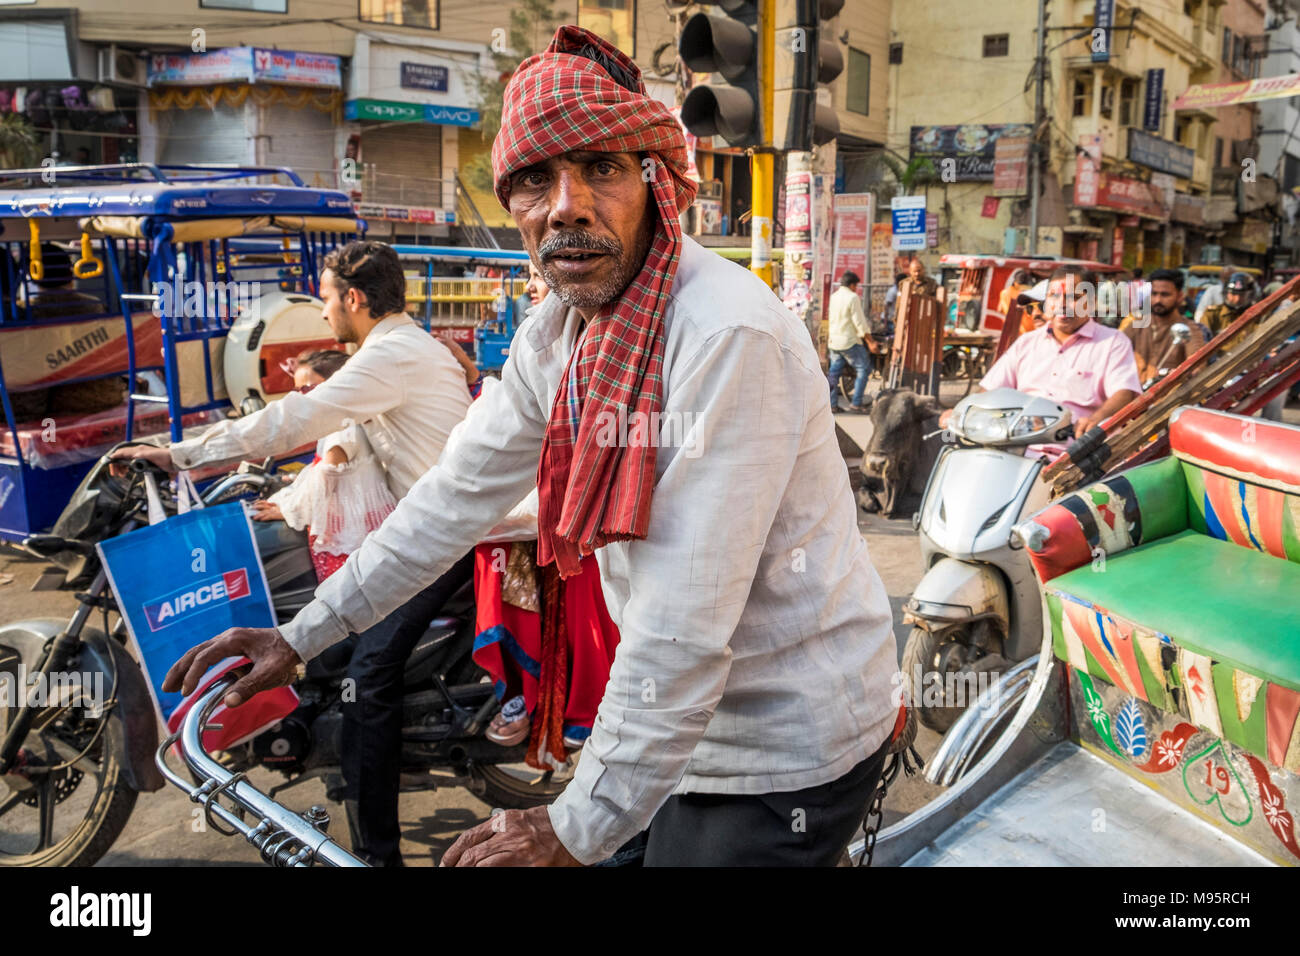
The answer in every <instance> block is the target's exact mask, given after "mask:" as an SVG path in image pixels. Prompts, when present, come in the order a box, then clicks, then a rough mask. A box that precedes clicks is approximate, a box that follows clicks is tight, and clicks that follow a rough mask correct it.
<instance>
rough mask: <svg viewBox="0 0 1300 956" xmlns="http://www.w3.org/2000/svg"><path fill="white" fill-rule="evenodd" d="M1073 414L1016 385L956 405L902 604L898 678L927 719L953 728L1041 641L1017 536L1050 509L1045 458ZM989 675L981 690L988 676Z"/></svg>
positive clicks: (1066, 435) (1063, 437)
mask: <svg viewBox="0 0 1300 956" xmlns="http://www.w3.org/2000/svg"><path fill="white" fill-rule="evenodd" d="M1072 434H1073V430H1072V429H1071V427H1070V412H1069V411H1068V410H1067V409H1066V408H1065V407H1064V406H1062V405H1058V404H1057V403H1056V402H1053V401H1051V400H1050V399H1046V398H1035V397H1034V396H1031V395H1026V394H1024V393H1023V392H1018V391H1016V390H1015V389H1011V388H999V389H995V390H993V391H991V392H980V393H977V394H975V395H971V396H970V397H968V398H966V399H963V400H962V401H961V402H960V403H959V404H958V405H957V407H956V408H954V409H953V412H952V416H951V419H950V420H949V422H948V426H947V428H946V429H945V432H944V436H943V441H944V445H945V447H944V449H943V450H942V451H941V452H940V454H939V458H938V460H937V461H936V462H935V464H934V470H933V471H932V472H931V473H930V480H929V482H928V483H927V484H926V488H925V496H924V498H923V499H922V500H921V510H920V511H919V512H917V514H916V516H915V518H913V522H914V524H915V526H916V527H917V530H918V531H919V532H920V534H921V556H922V560H923V561H924V562H925V567H926V572H925V576H924V577H922V579H921V582H920V583H919V584H918V585H917V586H916V590H915V591H914V592H913V594H912V597H911V599H910V600H908V602H907V603H906V604H905V605H903V609H904V616H903V621H904V623H907V624H911V625H912V630H911V633H910V634H909V635H908V638H907V643H906V645H905V647H904V650H903V667H902V670H903V672H904V674H905V675H906V677H907V680H908V686H909V688H910V691H911V701H912V704H913V707H914V708H915V709H916V711H917V716H918V717H919V718H920V720H921V723H923V724H924V725H925V726H927V727H929V728H931V729H932V730H936V731H939V732H940V733H942V732H945V731H947V729H948V728H949V727H950V726H952V724H953V723H954V722H955V721H956V719H957V718H958V717H959V716H961V713H962V711H963V710H964V709H965V707H966V706H967V705H969V704H971V703H974V702H975V700H976V698H977V696H978V693H979V691H980V690H982V689H984V686H985V685H987V684H990V683H991V682H995V681H996V675H998V674H999V673H1000V672H1002V671H1004V670H1005V669H1006V668H1008V667H1010V666H1011V665H1012V664H1013V663H1014V662H1017V661H1021V660H1024V659H1025V658H1027V657H1029V656H1030V655H1031V654H1033V653H1035V652H1036V651H1037V650H1038V647H1039V645H1040V644H1041V643H1042V608H1041V605H1040V602H1039V595H1038V586H1037V584H1036V582H1035V580H1034V572H1033V569H1032V567H1031V566H1030V563H1029V558H1028V557H1027V555H1026V554H1025V552H1024V550H1023V546H1022V545H1021V544H1020V543H1019V542H1018V541H1017V540H1016V539H1014V538H1013V537H1012V534H1011V529H1012V528H1013V527H1014V526H1015V525H1016V524H1018V523H1020V521H1021V520H1023V518H1024V517H1026V516H1028V515H1031V514H1033V513H1035V512H1036V511H1038V510H1040V509H1042V508H1043V507H1045V506H1046V505H1047V504H1048V498H1049V491H1050V489H1049V487H1048V485H1047V483H1046V482H1043V481H1040V480H1039V473H1040V472H1041V471H1042V470H1043V467H1044V465H1045V464H1046V463H1047V462H1048V460H1049V459H1048V457H1047V456H1046V455H1036V456H1034V457H1027V456H1026V449H1027V446H1029V445H1036V444H1045V443H1052V442H1068V441H1069V440H1070V439H1071V437H1072ZM982 674H983V675H987V676H984V677H983V678H982V679H983V683H981V675H982Z"/></svg>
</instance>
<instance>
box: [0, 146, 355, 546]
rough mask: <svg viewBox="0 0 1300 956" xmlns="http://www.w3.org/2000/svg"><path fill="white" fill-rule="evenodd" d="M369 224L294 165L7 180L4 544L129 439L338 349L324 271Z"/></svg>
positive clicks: (208, 410)
mask: <svg viewBox="0 0 1300 956" xmlns="http://www.w3.org/2000/svg"><path fill="white" fill-rule="evenodd" d="M364 227H365V224H364V222H362V221H360V220H358V219H357V218H356V211H355V209H354V207H353V205H352V201H351V200H350V199H349V198H348V196H347V195H345V194H344V193H342V192H338V191H335V190H328V189H314V188H309V187H307V186H304V185H303V182H302V180H301V179H299V178H298V176H297V175H296V174H295V173H293V172H292V171H291V170H288V169H284V168H279V167H250V166H218V165H189V166H166V165H154V164H123V165H102V166H78V167H43V168H40V169H25V170H10V171H6V172H4V173H0V253H3V254H2V255H0V405H2V406H3V411H4V429H3V433H0V540H7V541H11V542H18V541H21V540H22V539H24V538H25V537H27V536H29V535H31V534H34V533H38V532H41V531H45V530H47V529H48V528H49V527H50V526H51V525H52V524H53V522H54V521H55V519H56V518H57V517H58V515H59V513H60V511H61V510H62V509H63V507H64V505H65V504H66V503H67V501H68V499H69V496H70V495H71V493H72V491H73V490H74V489H75V488H76V487H77V484H78V482H79V481H80V480H81V479H82V477H83V476H84V475H85V474H86V472H87V471H88V470H89V468H90V467H91V465H92V463H93V462H94V461H95V460H96V459H97V458H99V457H100V456H101V455H102V454H103V453H104V452H105V451H107V450H108V449H109V448H111V447H112V446H113V445H114V444H116V443H118V442H120V441H125V440H137V439H141V438H148V437H150V436H159V437H161V436H166V437H167V438H168V439H169V440H171V441H178V440H180V439H181V438H182V437H183V435H184V433H185V431H186V430H187V429H195V430H199V429H202V428H204V427H206V426H208V425H210V424H211V423H212V422H214V421H217V420H219V419H220V418H222V417H224V416H226V415H230V414H239V413H240V412H241V411H242V412H247V411H250V410H253V409H255V408H258V407H261V406H262V404H264V403H265V402H266V401H270V400H274V399H275V398H277V397H279V396H280V395H282V394H284V393H286V392H287V391H288V390H289V388H291V387H292V378H291V372H290V368H291V366H289V365H288V364H286V363H285V362H284V360H285V359H287V358H291V357H292V356H293V355H296V354H297V352H298V351H300V350H301V349H302V348H304V347H313V346H314V347H324V346H327V345H330V344H332V343H333V335H332V334H331V333H330V332H329V330H328V327H327V326H325V323H324V322H322V321H321V318H320V306H321V303H320V300H319V298H318V297H317V296H318V292H319V289H318V288H317V282H318V279H317V277H318V275H319V270H320V264H321V261H322V260H323V258H324V256H325V255H326V254H327V253H328V252H329V251H330V250H331V249H332V248H334V247H336V246H338V245H341V244H343V243H345V242H348V241H350V240H352V239H354V238H357V237H358V236H359V235H360V234H362V233H363V230H364ZM305 451H306V450H305V449H303V450H297V451H296V452H295V453H294V454H295V456H299V457H300V456H301V455H302V453H303V452H305ZM198 477H199V478H200V480H201V479H202V477H203V476H202V475H199V476H198Z"/></svg>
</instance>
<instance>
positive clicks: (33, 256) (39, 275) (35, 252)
mask: <svg viewBox="0 0 1300 956" xmlns="http://www.w3.org/2000/svg"><path fill="white" fill-rule="evenodd" d="M27 228H28V229H29V230H30V232H31V235H32V241H31V247H30V248H29V250H28V253H27V274H28V275H29V276H31V277H32V281H33V282H40V281H41V280H42V279H44V278H45V263H44V262H42V261H41V227H40V224H39V223H38V222H37V221H36V220H35V219H28V220H27Z"/></svg>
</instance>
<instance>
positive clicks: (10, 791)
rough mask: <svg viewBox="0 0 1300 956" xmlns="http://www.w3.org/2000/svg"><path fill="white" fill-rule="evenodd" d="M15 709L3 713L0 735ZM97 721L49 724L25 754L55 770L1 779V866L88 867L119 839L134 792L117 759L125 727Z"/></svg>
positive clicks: (0, 714) (18, 771) (30, 742)
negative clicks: (94, 737)
mask: <svg viewBox="0 0 1300 956" xmlns="http://www.w3.org/2000/svg"><path fill="white" fill-rule="evenodd" d="M15 710H16V709H15V708H4V709H3V710H0V732H2V731H3V728H4V727H5V726H7V721H6V720H5V719H4V718H5V717H6V716H7V717H9V718H12V716H13V714H14V713H15ZM65 713H66V712H65ZM100 720H102V721H106V725H105V726H103V727H102V728H100V727H98V726H96V725H90V724H87V725H83V726H79V727H77V726H69V725H68V724H67V723H65V722H64V720H56V721H51V723H50V724H49V725H47V727H46V729H44V730H43V731H41V732H37V731H35V730H33V731H32V733H30V734H29V735H28V738H27V741H26V742H25V743H24V745H23V750H24V752H25V754H24V756H29V761H38V762H39V763H41V764H45V765H46V766H52V767H55V768H57V769H51V770H46V769H43V768H41V769H37V768H36V767H33V766H32V763H31V762H29V763H28V764H27V768H28V769H27V770H26V771H25V772H24V768H22V767H20V768H17V769H16V770H15V771H11V772H10V773H9V774H8V775H6V776H5V777H3V778H0V866H91V865H92V864H94V863H95V862H96V861H97V860H99V858H100V857H102V856H103V855H104V854H105V853H107V852H108V849H109V847H111V846H112V845H113V841H114V840H116V839H117V838H118V836H119V835H120V834H121V832H122V830H123V828H124V827H125V826H126V823H127V820H128V819H129V818H130V816H131V811H132V810H133V809H134V808H135V801H136V796H137V794H136V791H135V790H134V789H132V788H131V787H130V786H129V785H128V784H127V783H126V780H125V777H124V775H123V772H122V765H121V763H120V762H119V761H118V759H117V754H118V753H119V752H120V751H121V748H122V740H121V735H122V725H121V723H120V722H119V721H116V720H112V719H110V718H109V717H107V716H103V717H101V718H100ZM69 723H71V722H69ZM100 731H102V732H100ZM97 732H98V737H97V738H96V739H93V740H92V739H91V738H92V737H93V735H94V734H96V733H97Z"/></svg>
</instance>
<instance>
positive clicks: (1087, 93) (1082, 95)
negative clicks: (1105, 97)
mask: <svg viewBox="0 0 1300 956" xmlns="http://www.w3.org/2000/svg"><path fill="white" fill-rule="evenodd" d="M1091 99H1092V80H1091V79H1090V78H1083V77H1081V78H1079V79H1077V80H1075V81H1074V96H1073V102H1074V109H1073V111H1072V112H1071V115H1072V116H1087V115H1088V113H1089V109H1088V101H1089V100H1091Z"/></svg>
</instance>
